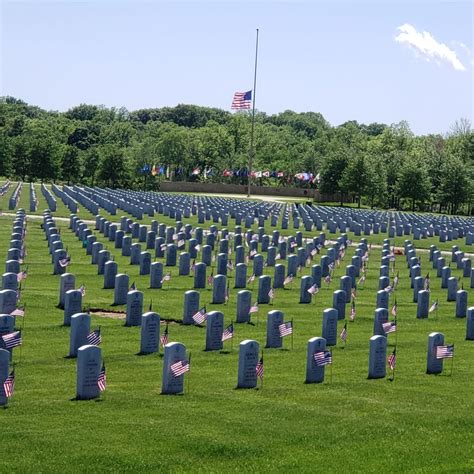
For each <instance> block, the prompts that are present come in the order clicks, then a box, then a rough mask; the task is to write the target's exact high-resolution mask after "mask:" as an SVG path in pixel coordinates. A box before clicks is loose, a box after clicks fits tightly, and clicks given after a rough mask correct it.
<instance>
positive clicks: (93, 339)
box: [87, 328, 102, 346]
mask: <svg viewBox="0 0 474 474" xmlns="http://www.w3.org/2000/svg"><path fill="white" fill-rule="evenodd" d="M87 342H88V343H89V344H92V345H93V346H98V345H100V343H101V342H102V336H101V335H100V328H97V329H95V330H94V331H92V332H90V333H89V334H88V335H87Z"/></svg>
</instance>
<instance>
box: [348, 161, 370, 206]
mask: <svg viewBox="0 0 474 474" xmlns="http://www.w3.org/2000/svg"><path fill="white" fill-rule="evenodd" d="M371 178H372V176H371V174H370V171H369V167H368V162H367V160H366V158H365V156H364V155H363V154H362V153H360V154H358V155H357V156H355V157H353V158H352V159H350V160H349V163H348V165H347V166H346V168H345V169H344V171H343V172H342V176H341V180H340V187H341V188H342V189H344V190H346V191H347V192H348V193H352V194H354V195H355V196H356V197H357V205H358V207H359V208H360V202H361V198H362V196H363V195H365V194H366V193H367V191H368V189H369V187H370V185H371Z"/></svg>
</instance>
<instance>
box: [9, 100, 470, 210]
mask: <svg viewBox="0 0 474 474" xmlns="http://www.w3.org/2000/svg"><path fill="white" fill-rule="evenodd" d="M250 129H251V117H250V114H249V113H248V112H245V111H243V112H238V113H229V112H227V111H224V110H221V109H216V108H209V107H200V106H195V105H178V106H176V107H164V108H158V109H141V110H136V111H132V112H130V111H128V110H126V109H124V108H119V109H117V108H106V107H103V106H95V105H89V104H81V105H78V106H76V107H73V108H71V109H69V110H68V111H66V112H63V113H62V112H56V111H46V110H43V109H41V108H39V107H36V106H33V105H29V104H27V103H25V102H24V101H22V100H19V99H15V98H12V97H2V98H1V99H0V175H1V176H5V177H8V178H13V179H19V180H23V181H36V180H38V181H54V182H66V183H68V184H73V183H83V184H87V185H91V186H94V185H100V186H109V187H114V188H115V187H123V188H125V187H128V188H134V189H143V188H144V187H146V188H147V189H159V183H160V182H161V181H162V180H164V179H171V180H190V181H196V180H197V181H209V182H227V183H239V184H246V182H247V179H248V174H247V173H246V169H247V168H246V167H247V162H248V153H249V145H250ZM152 167H155V169H157V170H161V171H163V170H166V172H160V173H153V174H151V173H150V172H149V170H151V169H153V168H152ZM253 169H254V170H260V171H266V173H259V174H258V178H257V179H255V181H256V183H257V184H260V185H270V186H303V187H317V188H319V189H320V191H321V192H323V193H331V194H334V193H337V194H338V195H339V196H340V197H341V201H342V200H343V199H344V198H347V197H349V198H350V199H352V200H353V201H354V202H357V203H359V205H360V204H366V205H369V206H372V207H383V208H396V209H412V210H431V211H439V212H451V213H457V212H471V211H472V210H471V207H472V205H471V201H472V199H473V197H474V131H473V129H472V127H471V124H470V123H469V121H467V120H466V119H460V120H459V121H457V122H456V123H455V124H454V125H453V126H452V128H451V130H449V131H448V132H447V133H446V134H445V135H424V136H415V135H414V134H413V133H412V131H411V130H410V127H409V125H408V124H407V123H406V122H401V123H398V124H392V125H386V124H382V123H372V124H368V125H365V124H359V123H357V122H356V121H348V122H346V123H343V124H342V125H339V126H331V125H330V124H329V123H328V122H327V120H325V119H324V117H323V116H322V115H321V114H319V113H315V112H305V113H296V112H293V111H289V110H288V111H285V112H282V113H279V114H275V115H267V114H265V113H262V112H258V113H257V115H256V126H255V158H254V166H253ZM195 170H201V172H199V173H197V172H195V173H193V171H195ZM202 170H206V173H203V172H202ZM229 170H235V171H234V172H232V173H229ZM305 174H312V175H313V176H318V180H315V179H311V180H301V179H299V178H296V177H295V176H296V175H305ZM277 176H278V178H277Z"/></svg>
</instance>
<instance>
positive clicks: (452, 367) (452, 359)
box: [450, 344, 454, 377]
mask: <svg viewBox="0 0 474 474" xmlns="http://www.w3.org/2000/svg"><path fill="white" fill-rule="evenodd" d="M453 369H454V344H453V357H452V358H451V374H450V377H452V376H453Z"/></svg>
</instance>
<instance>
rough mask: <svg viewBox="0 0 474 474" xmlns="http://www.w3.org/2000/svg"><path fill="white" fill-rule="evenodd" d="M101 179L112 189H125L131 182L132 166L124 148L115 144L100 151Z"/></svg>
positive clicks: (105, 146) (104, 146) (103, 147)
mask: <svg viewBox="0 0 474 474" xmlns="http://www.w3.org/2000/svg"><path fill="white" fill-rule="evenodd" d="M99 157H100V162H99V170H98V171H99V173H98V174H99V179H100V180H101V181H102V182H103V183H104V184H105V185H106V186H109V187H111V188H124V187H127V185H128V184H129V182H130V164H129V160H128V156H127V155H126V153H125V150H124V149H123V148H120V147H119V146H117V145H114V144H107V145H103V146H102V147H100V149H99Z"/></svg>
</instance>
